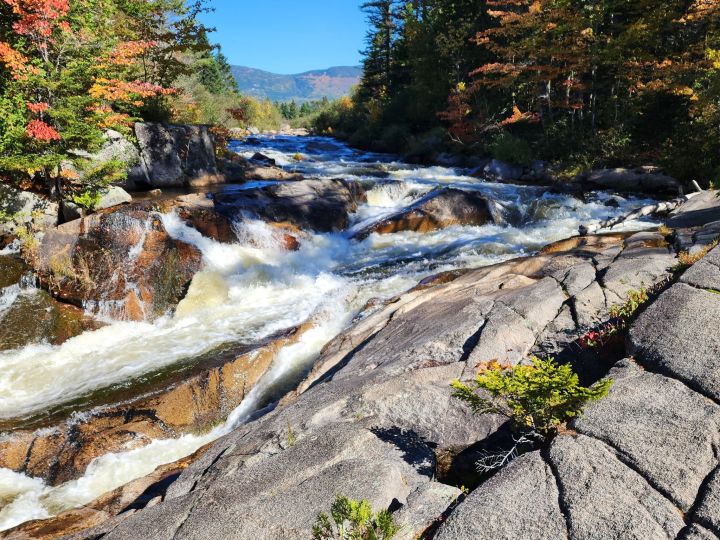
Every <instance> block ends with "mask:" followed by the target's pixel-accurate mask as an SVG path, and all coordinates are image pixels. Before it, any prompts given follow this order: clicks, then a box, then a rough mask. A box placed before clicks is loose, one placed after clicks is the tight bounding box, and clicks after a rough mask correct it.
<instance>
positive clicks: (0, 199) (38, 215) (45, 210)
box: [0, 184, 59, 237]
mask: <svg viewBox="0 0 720 540" xmlns="http://www.w3.org/2000/svg"><path fill="white" fill-rule="evenodd" d="M58 215H59V209H58V204H57V203H55V202H52V201H50V200H48V199H46V198H43V197H40V196H39V195H36V194H35V193H31V192H29V191H21V190H19V189H15V188H13V187H11V186H8V185H5V184H0V237H3V236H6V235H7V236H12V235H14V234H15V233H16V232H17V230H18V228H19V227H28V226H31V227H32V229H33V230H35V231H42V230H44V229H47V228H49V227H54V226H55V225H57V222H58Z"/></svg>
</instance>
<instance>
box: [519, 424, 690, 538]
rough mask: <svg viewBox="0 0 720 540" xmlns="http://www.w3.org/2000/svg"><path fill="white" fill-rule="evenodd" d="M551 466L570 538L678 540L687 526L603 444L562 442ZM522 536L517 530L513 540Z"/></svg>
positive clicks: (577, 440)
mask: <svg viewBox="0 0 720 540" xmlns="http://www.w3.org/2000/svg"><path fill="white" fill-rule="evenodd" d="M548 460H549V462H550V464H551V466H552V468H553V471H554V472H555V474H556V477H557V480H558V486H559V488H560V501H561V507H562V508H564V510H565V516H566V521H567V526H568V536H569V537H570V538H576V539H583V538H637V539H640V538H675V537H676V536H677V535H678V533H679V532H680V530H681V529H682V528H683V527H684V526H685V523H684V522H683V520H682V516H681V513H680V511H679V510H678V509H677V508H676V507H675V506H673V505H672V504H671V503H670V502H669V501H668V500H667V499H665V498H664V497H662V496H661V495H660V494H659V493H658V492H657V491H655V490H654V489H653V488H652V486H651V485H650V484H648V482H647V481H646V480H645V479H644V478H643V477H642V476H640V475H639V474H638V473H636V472H635V471H633V470H632V469H630V468H629V467H626V466H625V465H624V464H623V463H622V462H621V461H619V460H618V458H617V457H616V455H615V454H614V453H613V452H612V451H611V450H610V449H609V448H608V447H607V446H606V445H604V444H603V443H601V442H599V441H596V440H594V439H591V438H588V437H585V436H582V435H580V436H577V437H567V436H565V437H559V438H557V439H556V440H555V441H554V442H553V444H552V446H551V447H550V450H549V452H548ZM522 536H523V530H522V529H517V535H516V536H513V538H517V537H522Z"/></svg>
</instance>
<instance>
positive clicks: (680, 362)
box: [630, 283, 720, 400]
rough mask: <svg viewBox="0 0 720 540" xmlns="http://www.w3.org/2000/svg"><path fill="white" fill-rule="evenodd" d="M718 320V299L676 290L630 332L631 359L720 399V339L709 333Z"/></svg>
mask: <svg viewBox="0 0 720 540" xmlns="http://www.w3.org/2000/svg"><path fill="white" fill-rule="evenodd" d="M718 316H720V295H718V294H715V293H713V292H710V291H705V290H699V289H696V288H694V287H690V286H689V285H686V284H684V283H678V284H676V285H673V286H672V287H671V288H670V289H669V290H668V291H666V292H665V293H664V294H662V295H661V296H660V298H659V299H658V300H657V301H655V303H653V304H652V305H651V306H650V307H649V308H648V309H647V310H646V311H645V312H644V313H643V314H642V315H641V316H640V317H639V319H638V320H637V322H636V323H635V324H634V325H633V327H632V329H631V330H630V341H631V351H630V352H631V353H632V354H633V355H634V356H635V357H636V358H637V359H638V360H639V361H640V363H641V364H642V365H643V366H646V367H647V368H649V369H652V370H653V371H657V372H659V373H663V374H667V375H668V376H671V377H674V378H677V379H679V380H681V381H683V382H684V383H685V384H687V385H688V386H690V387H691V388H693V389H695V390H696V391H699V392H701V393H702V394H704V395H706V396H709V397H711V398H713V399H715V400H719V399H720V370H719V369H717V358H718V351H720V335H718V333H717V332H712V331H708V329H709V328H711V327H712V326H713V325H714V324H715V321H717V320H718Z"/></svg>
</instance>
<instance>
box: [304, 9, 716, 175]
mask: <svg viewBox="0 0 720 540" xmlns="http://www.w3.org/2000/svg"><path fill="white" fill-rule="evenodd" d="M362 9H363V10H364V11H365V12H366V14H367V18H368V21H369V23H370V31H369V33H368V35H367V42H366V43H367V46H366V49H365V51H364V76H363V79H362V82H361V84H360V85H359V87H358V88H357V90H356V92H355V94H354V95H353V99H352V102H351V103H348V102H347V101H346V102H345V103H337V104H335V107H334V109H333V110H332V111H330V112H329V113H328V114H325V115H323V116H321V118H319V121H318V128H319V129H325V130H327V129H328V128H330V129H332V130H334V131H335V132H336V133H337V132H338V131H339V132H340V133H342V134H344V135H345V136H347V137H348V138H349V139H350V140H351V142H353V143H355V144H358V145H360V146H368V147H373V148H375V149H381V150H391V151H402V152H404V153H406V154H407V155H409V156H414V157H419V158H422V156H423V155H425V154H427V153H428V152H430V151H431V150H433V149H434V148H436V147H437V144H438V141H439V140H442V141H443V144H444V147H445V148H449V149H452V150H454V151H456V152H461V153H462V152H464V153H468V154H473V155H478V154H482V155H501V156H503V157H504V158H506V159H510V160H513V161H516V162H519V163H526V162H528V161H529V160H531V159H544V160H548V161H551V162H556V163H558V164H562V167H565V168H566V169H568V170H573V169H575V170H579V169H583V168H590V167H597V166H615V165H640V164H657V165H661V166H663V167H665V168H667V169H668V170H669V171H671V172H672V173H673V174H675V175H676V176H678V177H680V178H683V179H686V180H690V179H697V180H699V181H709V180H715V179H716V178H717V177H718V167H719V166H720V133H719V131H718V130H719V129H720V77H719V76H718V75H719V73H720V27H719V25H718V22H719V21H720V2H718V1H717V0H652V1H651V0H633V1H632V2H628V1H627V0H412V1H409V2H408V1H406V0H371V1H366V2H364V3H363V5H362Z"/></svg>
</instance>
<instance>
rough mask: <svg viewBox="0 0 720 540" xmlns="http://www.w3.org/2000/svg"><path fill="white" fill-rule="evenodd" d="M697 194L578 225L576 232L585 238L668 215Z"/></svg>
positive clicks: (697, 193)
mask: <svg viewBox="0 0 720 540" xmlns="http://www.w3.org/2000/svg"><path fill="white" fill-rule="evenodd" d="M699 193H700V192H696V193H690V194H689V195H684V196H682V197H678V198H677V199H673V200H671V201H663V202H659V203H655V204H648V205H646V206H643V207H641V208H635V209H633V210H630V211H629V212H626V213H625V214H622V215H620V216H616V217H614V218H611V219H606V220H605V221H601V222H600V223H593V224H591V225H580V227H579V229H578V230H579V232H580V235H581V236H587V235H589V234H595V233H597V232H598V231H600V230H603V229H612V228H613V227H616V226H618V225H620V224H621V223H625V222H626V221H632V220H633V219H639V218H642V217H647V216H652V215H655V214H669V213H670V212H672V211H673V210H675V209H676V208H679V207H680V206H682V205H683V204H685V203H686V202H688V201H689V200H690V199H692V198H693V197H695V196H696V195H699Z"/></svg>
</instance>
